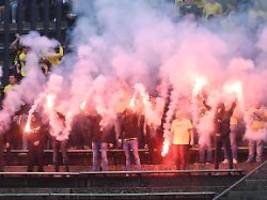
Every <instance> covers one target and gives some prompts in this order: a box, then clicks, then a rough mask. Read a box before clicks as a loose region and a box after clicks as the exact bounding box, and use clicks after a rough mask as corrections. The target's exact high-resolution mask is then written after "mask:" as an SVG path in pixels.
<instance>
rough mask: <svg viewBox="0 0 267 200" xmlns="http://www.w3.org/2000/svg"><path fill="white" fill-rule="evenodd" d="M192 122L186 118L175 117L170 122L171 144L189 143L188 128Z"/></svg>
mask: <svg viewBox="0 0 267 200" xmlns="http://www.w3.org/2000/svg"><path fill="white" fill-rule="evenodd" d="M192 128H193V126H192V123H191V121H190V120H188V119H179V120H178V119H175V120H173V122H172V126H171V131H172V133H173V144H189V142H190V129H192Z"/></svg>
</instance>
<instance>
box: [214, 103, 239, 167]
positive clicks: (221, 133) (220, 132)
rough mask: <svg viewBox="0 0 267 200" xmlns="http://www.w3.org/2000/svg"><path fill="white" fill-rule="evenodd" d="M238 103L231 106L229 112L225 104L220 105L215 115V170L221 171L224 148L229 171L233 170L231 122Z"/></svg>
mask: <svg viewBox="0 0 267 200" xmlns="http://www.w3.org/2000/svg"><path fill="white" fill-rule="evenodd" d="M235 107H236V102H233V103H232V104H231V107H230V109H229V110H226V108H225V105H224V103H220V104H219V105H218V107H217V110H216V113H215V121H214V123H215V126H214V128H215V169H219V159H220V153H221V148H222V146H223V147H224V148H225V151H226V153H227V159H228V163H229V169H233V155H232V150H231V142H230V132H231V129H230V120H231V117H232V115H233V112H234V109H235Z"/></svg>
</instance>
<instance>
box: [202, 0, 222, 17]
mask: <svg viewBox="0 0 267 200" xmlns="http://www.w3.org/2000/svg"><path fill="white" fill-rule="evenodd" d="M222 13H223V9H222V5H221V4H220V3H219V2H217V1H216V0H207V1H206V3H205V4H204V7H203V14H204V17H205V18H206V19H210V18H212V17H215V16H218V15H221V14H222Z"/></svg>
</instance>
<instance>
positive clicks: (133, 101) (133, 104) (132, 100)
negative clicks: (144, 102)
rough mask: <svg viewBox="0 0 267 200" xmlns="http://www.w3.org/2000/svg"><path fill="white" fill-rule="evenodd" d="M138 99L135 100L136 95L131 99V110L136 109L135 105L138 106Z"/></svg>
mask: <svg viewBox="0 0 267 200" xmlns="http://www.w3.org/2000/svg"><path fill="white" fill-rule="evenodd" d="M135 101H136V99H135V95H134V96H133V97H132V98H131V99H130V103H129V106H130V108H131V109H134V107H135V104H136V102H135Z"/></svg>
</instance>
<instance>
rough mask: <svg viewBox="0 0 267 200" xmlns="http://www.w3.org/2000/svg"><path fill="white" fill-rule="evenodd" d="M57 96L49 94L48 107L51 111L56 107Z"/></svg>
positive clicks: (47, 98)
mask: <svg viewBox="0 0 267 200" xmlns="http://www.w3.org/2000/svg"><path fill="white" fill-rule="evenodd" d="M55 99H56V96H55V95H54V94H49V95H47V97H46V107H47V108H48V109H49V110H51V109H52V108H53V107H54V105H55Z"/></svg>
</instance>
